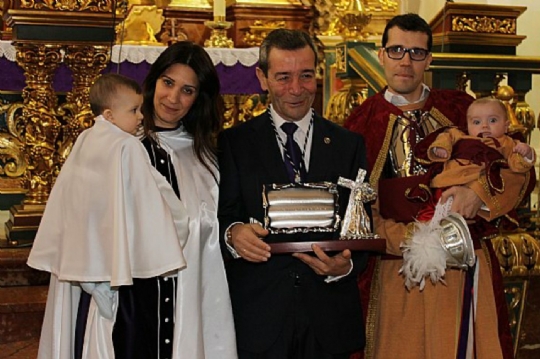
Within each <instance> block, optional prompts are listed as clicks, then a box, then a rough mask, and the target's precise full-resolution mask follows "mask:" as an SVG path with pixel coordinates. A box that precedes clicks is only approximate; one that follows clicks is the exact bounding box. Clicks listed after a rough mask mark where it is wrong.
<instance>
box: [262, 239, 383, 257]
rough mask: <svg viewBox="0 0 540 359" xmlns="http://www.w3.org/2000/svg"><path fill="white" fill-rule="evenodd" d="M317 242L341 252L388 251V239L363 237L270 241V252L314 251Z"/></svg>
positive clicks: (330, 249) (323, 247) (326, 250)
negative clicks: (331, 239) (306, 240)
mask: <svg viewBox="0 0 540 359" xmlns="http://www.w3.org/2000/svg"><path fill="white" fill-rule="evenodd" d="M314 244H316V245H317V246H319V247H320V248H321V249H322V250H323V251H325V252H341V251H343V250H345V249H349V250H351V251H367V252H378V253H385V252H386V240H385V239H383V238H363V239H349V240H346V239H344V240H333V241H315V242H282V243H269V245H270V253H273V254H277V253H299V252H313V248H312V246H313V245H314Z"/></svg>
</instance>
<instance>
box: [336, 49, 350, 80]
mask: <svg viewBox="0 0 540 359" xmlns="http://www.w3.org/2000/svg"><path fill="white" fill-rule="evenodd" d="M335 65H336V72H338V73H340V72H346V71H347V47H346V46H345V45H341V46H336V63H335Z"/></svg>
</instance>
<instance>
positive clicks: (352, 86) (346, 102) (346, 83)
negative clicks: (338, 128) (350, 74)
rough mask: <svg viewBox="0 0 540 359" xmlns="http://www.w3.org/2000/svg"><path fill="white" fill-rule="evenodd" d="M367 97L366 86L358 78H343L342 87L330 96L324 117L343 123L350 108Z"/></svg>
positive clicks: (350, 110) (349, 112)
mask: <svg viewBox="0 0 540 359" xmlns="http://www.w3.org/2000/svg"><path fill="white" fill-rule="evenodd" d="M366 98H367V86H366V84H365V83H364V82H362V81H361V80H359V79H356V80H354V79H343V87H342V88H341V89H340V90H339V91H338V92H336V93H335V94H333V95H332V97H330V100H329V101H328V105H327V106H326V111H325V114H324V117H326V118H327V119H329V120H330V121H332V122H335V123H337V124H339V125H343V124H344V123H345V120H346V119H347V118H348V117H349V115H350V114H351V112H352V110H353V109H354V108H355V107H356V106H358V105H360V104H361V103H362V102H364V100H365V99H366Z"/></svg>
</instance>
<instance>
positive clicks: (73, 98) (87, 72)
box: [56, 45, 110, 167]
mask: <svg viewBox="0 0 540 359" xmlns="http://www.w3.org/2000/svg"><path fill="white" fill-rule="evenodd" d="M109 60H110V47H109V46H83V45H70V46H66V47H65V57H64V62H65V63H66V65H67V66H68V67H69V68H70V69H71V71H72V74H73V87H72V90H71V91H70V92H69V93H68V94H67V95H66V102H65V103H64V104H63V105H62V106H60V108H59V109H58V116H59V119H60V121H61V124H62V132H61V135H60V136H59V138H58V140H57V148H56V150H57V154H58V166H59V167H61V166H62V164H63V163H64V162H65V160H66V159H67V156H68V155H69V153H70V152H71V148H72V147H73V144H74V143H75V140H76V139H77V137H78V136H79V134H80V133H81V132H82V131H83V130H85V129H87V128H89V127H91V126H92V125H93V124H94V116H93V114H92V110H91V109H90V103H89V98H88V97H89V93H90V86H92V84H93V83H94V81H95V80H96V78H97V77H98V76H99V73H100V72H101V71H102V70H103V69H104V68H105V67H106V66H107V64H108V63H109Z"/></svg>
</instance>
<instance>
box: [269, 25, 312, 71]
mask: <svg viewBox="0 0 540 359" xmlns="http://www.w3.org/2000/svg"><path fill="white" fill-rule="evenodd" d="M306 46H309V48H310V49H311V50H313V54H314V55H315V64H314V65H315V66H317V48H316V47H315V43H314V42H313V39H312V38H311V37H310V36H309V34H308V33H306V32H304V31H302V30H291V29H276V30H273V31H271V32H270V33H269V34H268V35H267V36H266V38H265V39H264V40H263V42H262V44H261V47H260V49H259V68H260V69H261V70H262V72H263V73H264V76H268V68H269V66H270V65H269V64H268V56H269V55H270V50H272V49H274V48H275V49H280V50H300V49H303V48H304V47H306Z"/></svg>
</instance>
